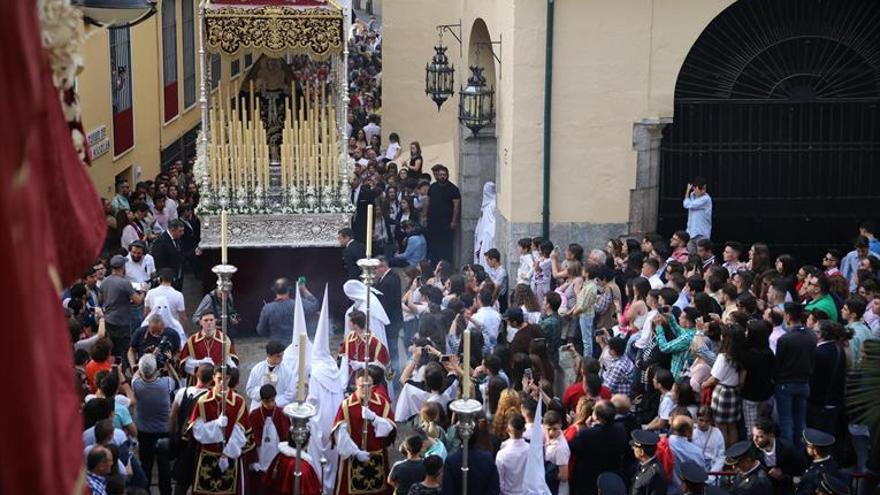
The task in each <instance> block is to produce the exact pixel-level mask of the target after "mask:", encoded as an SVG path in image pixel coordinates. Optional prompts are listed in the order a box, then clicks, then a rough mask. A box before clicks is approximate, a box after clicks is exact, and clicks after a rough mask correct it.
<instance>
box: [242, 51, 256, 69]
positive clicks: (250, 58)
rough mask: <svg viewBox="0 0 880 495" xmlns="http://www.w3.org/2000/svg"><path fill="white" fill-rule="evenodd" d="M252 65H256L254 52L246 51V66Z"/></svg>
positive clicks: (246, 67)
mask: <svg viewBox="0 0 880 495" xmlns="http://www.w3.org/2000/svg"><path fill="white" fill-rule="evenodd" d="M252 65H254V54H253V53H245V54H244V68H245V69H250V68H251V66H252Z"/></svg>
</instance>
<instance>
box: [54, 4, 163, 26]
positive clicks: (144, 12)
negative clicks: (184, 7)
mask: <svg viewBox="0 0 880 495" xmlns="http://www.w3.org/2000/svg"><path fill="white" fill-rule="evenodd" d="M71 4H72V5H73V6H75V7H78V8H79V9H80V10H82V12H83V16H84V18H85V21H86V22H88V23H89V24H92V25H95V26H99V27H107V28H122V27H132V26H135V25H137V24H140V23H141V22H144V21H145V20H147V19H149V18H150V17H151V16H152V15H153V14H155V13H156V0H71Z"/></svg>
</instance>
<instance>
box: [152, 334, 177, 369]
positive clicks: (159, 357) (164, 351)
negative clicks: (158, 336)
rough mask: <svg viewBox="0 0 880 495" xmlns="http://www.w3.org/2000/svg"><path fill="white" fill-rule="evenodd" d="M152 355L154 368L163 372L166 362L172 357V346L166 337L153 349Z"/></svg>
mask: <svg viewBox="0 0 880 495" xmlns="http://www.w3.org/2000/svg"><path fill="white" fill-rule="evenodd" d="M153 353H154V354H155V355H156V367H157V368H158V369H160V370H163V369H165V365H166V364H167V363H168V360H169V359H171V356H173V355H174V345H173V344H172V343H171V341H170V340H168V337H162V340H160V341H159V344H158V345H156V348H155V349H153Z"/></svg>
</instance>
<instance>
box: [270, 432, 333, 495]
mask: <svg viewBox="0 0 880 495" xmlns="http://www.w3.org/2000/svg"><path fill="white" fill-rule="evenodd" d="M288 438H290V441H288V442H281V443H280V444H278V450H279V452H278V455H277V456H275V460H273V461H272V464H270V465H269V469H268V470H267V471H266V474H265V476H263V494H264V495H294V494H293V486H294V480H295V479H296V447H295V445H294V442H293V438H292V437H288ZM308 443H309V437H308V434H306V441H305V443H304V444H303V447H302V457H301V460H302V462H301V464H300V472H301V473H302V478H301V480H300V488H301V489H300V495H321V493H322V492H321V480H320V478H319V477H318V472H317V471H316V470H315V466H314V463H315V461H314V460H313V459H312V458H311V456H309V454H308V453H307V451H308V450H309V449H308Z"/></svg>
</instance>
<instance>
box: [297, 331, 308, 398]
mask: <svg viewBox="0 0 880 495" xmlns="http://www.w3.org/2000/svg"><path fill="white" fill-rule="evenodd" d="M298 365H299V367H298V368H297V371H298V375H299V376H297V383H296V400H297V402H304V401H305V400H306V336H305V334H300V336H299V363H298Z"/></svg>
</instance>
